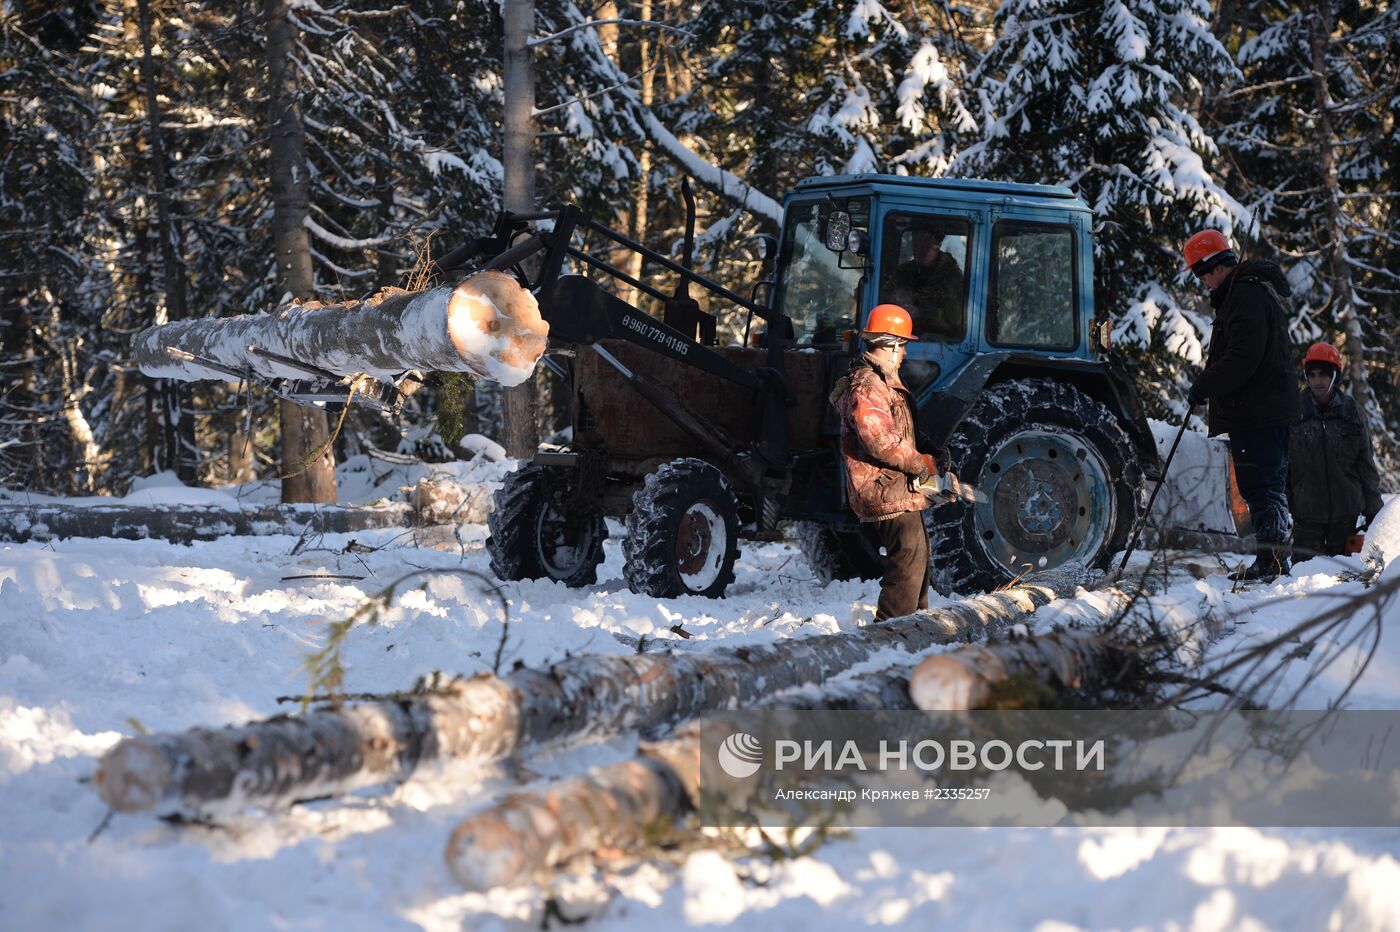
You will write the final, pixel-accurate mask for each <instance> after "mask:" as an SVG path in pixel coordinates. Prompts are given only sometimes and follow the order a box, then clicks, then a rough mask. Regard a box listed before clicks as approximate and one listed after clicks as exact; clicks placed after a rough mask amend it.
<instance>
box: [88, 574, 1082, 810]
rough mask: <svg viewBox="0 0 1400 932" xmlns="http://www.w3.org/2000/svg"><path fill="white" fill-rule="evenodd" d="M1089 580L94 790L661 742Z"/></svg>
mask: <svg viewBox="0 0 1400 932" xmlns="http://www.w3.org/2000/svg"><path fill="white" fill-rule="evenodd" d="M1083 581H1084V576H1083V571H1082V570H1078V569H1075V568H1070V569H1067V568H1065V567H1061V568H1060V569H1059V570H1057V571H1055V572H1054V573H1051V574H1045V575H1044V576H1042V577H1039V578H1038V579H1037V580H1036V581H1028V582H1027V583H1026V584H1023V585H1019V586H1016V587H1013V588H1011V589H1007V590H1003V591H1000V592H993V593H988V594H986V595H981V596H974V597H972V598H968V599H964V600H962V601H960V602H956V603H953V604H952V605H947V606H941V607H939V608H937V609H934V610H932V611H930V612H927V613H921V614H916V615H909V616H906V617H904V618H897V619H891V620H889V621H886V622H883V623H880V624H872V625H868V626H866V627H864V628H862V629H860V630H859V631H856V632H851V633H845V634H833V635H819V636H816V637H810V638H793V639H791V640H787V641H782V642H778V643H776V644H770V645H760V646H752V647H740V648H721V649H717V650H713V651H706V652H703V653H702V652H698V651H692V652H686V653H673V654H627V655H621V656H596V655H584V656H580V657H574V658H571V659H569V660H566V661H563V662H562V663H559V664H555V665H554V666H552V667H549V668H547V669H544V670H533V669H522V670H517V671H516V672H514V673H511V674H510V675H509V676H507V677H504V678H500V677H496V676H492V675H489V674H482V675H479V676H476V677H473V678H471V679H467V680H462V681H459V682H457V683H456V684H454V687H453V688H452V689H451V690H450V691H446V692H443V693H437V694H432V695H428V696H424V697H421V698H413V699H408V700H404V701H402V702H387V703H370V704H366V705H360V706H348V707H345V708H342V709H326V710H321V711H317V712H313V713H311V714H309V715H306V716H304V717H295V718H288V717H282V718H276V719H272V720H269V721H266V722H254V723H251V724H248V725H244V726H241V727H237V728H226V729H222V730H217V731H215V730H208V729H193V730H191V731H188V732H183V733H179V734H167V735H153V736H142V737H134V738H128V739H126V740H124V741H122V742H121V743H119V744H118V745H116V747H114V748H113V749H112V750H110V751H109V752H108V753H107V754H106V756H104V757H103V759H102V762H101V765H100V766H99V768H98V771H97V773H96V774H95V775H94V777H93V784H94V786H95V788H96V789H97V791H98V793H100V794H101V796H102V798H103V799H104V800H105V801H106V802H107V803H108V805H110V806H112V808H114V809H117V810H120V811H123V812H137V811H144V810H150V809H156V810H159V811H181V810H186V811H209V810H213V809H223V808H225V807H229V806H232V807H234V808H240V807H242V806H246V805H254V804H256V805H273V806H276V805H283V804H286V803H290V802H293V801H295V800H297V799H305V798H309V797H314V796H325V795H334V794H338V793H344V792H349V791H351V790H354V789H357V788H360V787H364V786H369V785H373V784H377V783H384V782H389V781H396V780H402V779H405V778H407V777H408V776H409V774H411V773H412V772H413V770H414V768H415V767H416V766H417V765H418V764H419V763H420V762H422V761H427V760H432V759H434V758H448V757H450V758H455V759H460V760H477V761H490V760H498V759H500V758H502V757H505V756H506V755H508V754H511V753H514V752H515V751H517V750H518V749H521V748H526V747H532V746H538V745H542V744H546V743H549V742H555V741H562V740H579V739H584V738H588V739H602V738H606V737H609V736H612V735H616V734H620V733H624V732H641V733H642V734H643V735H646V734H649V733H656V732H658V731H660V730H662V729H667V728H671V727H673V726H674V725H676V724H678V723H680V722H684V721H686V720H688V719H690V718H693V717H694V716H696V715H698V714H702V713H704V712H707V711H714V710H717V709H725V708H738V707H742V706H745V705H752V704H754V703H756V702H758V701H759V700H761V699H764V698H766V697H769V696H771V695H772V694H774V693H777V692H779V691H782V690H786V689H794V688H797V687H801V686H804V685H806V684H811V683H821V682H823V681H824V680H826V679H827V678H829V677H832V676H835V675H836V674H838V673H841V672H843V671H845V670H848V669H850V668H851V667H852V666H854V665H855V664H857V663H860V662H862V661H864V660H866V659H868V658H870V657H871V656H873V655H874V654H875V653H877V652H879V651H882V650H887V649H896V650H902V651H906V652H910V653H914V652H918V651H922V650H924V649H926V648H929V647H932V646H934V645H937V644H947V643H950V642H953V641H959V640H968V641H970V640H975V639H980V638H984V637H986V636H987V634H988V633H989V632H992V631H999V630H1002V629H1004V628H1005V627H1006V626H1008V625H1010V624H1013V623H1015V622H1016V621H1018V620H1020V619H1021V617H1022V616H1023V615H1025V614H1026V613H1028V612H1033V611H1034V610H1035V609H1036V608H1038V607H1040V606H1041V605H1045V604H1046V603H1048V602H1050V601H1051V600H1053V599H1055V598H1057V597H1059V596H1060V595H1067V594H1070V593H1072V592H1074V591H1075V589H1076V588H1077V587H1078V585H1079V584H1080V583H1081V582H1083Z"/></svg>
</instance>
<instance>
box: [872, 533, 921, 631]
mask: <svg viewBox="0 0 1400 932" xmlns="http://www.w3.org/2000/svg"><path fill="white" fill-rule="evenodd" d="M866 531H867V532H868V533H870V534H872V535H873V536H874V538H875V540H876V541H877V542H878V543H879V545H880V546H881V547H884V548H885V575H884V578H883V579H881V580H880V601H879V603H878V604H877V605H876V606H875V620H876V621H884V620H885V619H886V618H898V617H899V616H901V615H912V614H913V613H914V612H915V611H916V610H918V609H921V608H928V585H929V565H928V534H927V532H925V531H924V518H923V512H919V511H906V512H904V513H903V514H900V515H897V516H896V517H893V518H887V519H885V520H884V521H876V522H873V523H871V524H869V525H867V526H866Z"/></svg>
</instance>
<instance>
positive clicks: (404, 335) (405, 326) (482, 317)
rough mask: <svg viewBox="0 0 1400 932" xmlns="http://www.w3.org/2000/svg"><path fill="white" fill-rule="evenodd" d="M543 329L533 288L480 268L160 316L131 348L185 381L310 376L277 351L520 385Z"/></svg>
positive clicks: (321, 364) (155, 373)
mask: <svg viewBox="0 0 1400 932" xmlns="http://www.w3.org/2000/svg"><path fill="white" fill-rule="evenodd" d="M548 337H549V325H548V324H547V323H545V321H544V320H543V319H542V318H541V317H540V309H539V305H538V304H537V303H536V302H535V296H534V295H533V294H531V293H530V292H528V291H526V290H525V289H524V288H522V287H521V286H520V285H519V284H518V283H517V282H516V280H515V279H514V278H512V277H511V276H509V275H506V274H504V273H501V272H479V273H477V274H476V275H473V276H471V277H470V278H468V279H466V280H464V281H462V282H461V283H460V284H457V285H444V286H442V287H439V288H432V289H429V290H426V291H404V290H402V289H399V288H388V289H385V290H383V291H381V292H379V293H378V294H376V295H374V296H373V297H372V298H369V299H367V300H365V301H347V302H343V303H338V304H321V303H319V302H315V301H309V302H299V301H298V302H292V303H291V304H287V305H284V306H283V307H281V308H279V309H278V310H277V311H276V312H275V313H272V314H266V313H263V314H247V315H242V316H238V317H224V318H216V319H205V320H182V321H176V322H174V323H168V324H162V325H160V326H158V327H151V328H149V329H147V330H143V331H141V332H140V333H138V334H137V335H136V336H135V337H134V338H133V339H132V343H131V351H132V358H133V359H134V360H135V362H136V364H137V365H138V366H140V368H141V371H142V372H144V373H145V374H146V375H149V376H151V377H153V378H163V379H178V380H182V381H197V380H200V379H224V380H227V379H229V378H231V377H232V376H231V373H235V372H236V373H242V372H248V373H249V374H251V375H253V376H256V377H261V378H291V379H300V378H305V377H306V372H305V371H302V370H299V369H296V368H292V367H289V366H287V365H285V364H283V363H281V362H278V361H277V360H276V359H274V358H273V356H281V357H284V358H287V359H293V360H296V361H298V362H300V363H303V364H305V365H309V366H313V367H315V368H316V369H320V370H324V371H326V372H329V373H332V374H334V375H337V376H356V375H361V374H364V375H372V376H396V375H398V374H400V373H403V372H405V371H408V370H413V369H417V370H423V371H437V372H470V373H473V374H475V375H477V376H480V377H481V378H484V379H490V380H492V381H496V382H500V383H501V384H503V385H519V384H520V383H521V382H523V381H525V380H526V379H527V378H529V376H530V373H531V372H533V371H534V368H535V363H536V362H537V361H538V360H539V358H540V356H541V355H542V354H543V353H544V350H545V344H546V342H547V341H548ZM255 350H262V351H264V352H263V353H259V352H256V351H255ZM269 354H271V355H269ZM203 361H208V362H211V363H214V364H217V366H218V368H210V367H208V366H206V365H201V362H203Z"/></svg>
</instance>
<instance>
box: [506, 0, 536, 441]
mask: <svg viewBox="0 0 1400 932" xmlns="http://www.w3.org/2000/svg"><path fill="white" fill-rule="evenodd" d="M501 20H502V27H503V29H502V32H503V38H504V46H505V47H504V62H503V69H502V83H503V85H504V87H503V89H504V92H505V112H504V120H503V122H504V124H505V125H504V136H505V138H504V147H503V153H502V158H501V165H502V168H503V169H504V172H505V179H504V180H505V196H504V198H503V200H502V207H503V208H504V209H506V210H510V211H515V212H517V213H528V212H530V211H533V210H534V209H535V74H534V61H533V57H532V56H533V55H534V52H532V51H531V50H530V49H529V48H528V47H527V43H528V42H529V40H530V36H531V33H532V32H534V28H535V3H534V0H502V3H501ZM501 409H502V411H501V415H502V421H503V424H502V427H503V432H504V434H505V436H504V438H503V440H504V446H505V448H506V452H507V453H509V454H510V455H511V456H513V457H515V458H516V459H524V458H526V457H528V456H532V455H533V454H534V452H535V448H536V447H538V446H539V436H538V434H537V431H536V427H535V392H534V388H533V385H532V383H531V382H528V381H527V382H524V383H522V384H520V385H519V386H517V387H515V388H507V389H506V390H505V391H504V392H502V404H501Z"/></svg>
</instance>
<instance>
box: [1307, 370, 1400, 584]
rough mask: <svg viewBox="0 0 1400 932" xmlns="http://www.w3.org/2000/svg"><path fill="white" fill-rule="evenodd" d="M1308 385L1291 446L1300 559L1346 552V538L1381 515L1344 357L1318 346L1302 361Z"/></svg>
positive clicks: (1372, 460)
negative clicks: (1346, 384)
mask: <svg viewBox="0 0 1400 932" xmlns="http://www.w3.org/2000/svg"><path fill="white" fill-rule="evenodd" d="M1303 374H1304V375H1305V376H1306V377H1307V381H1308V385H1307V387H1306V388H1304V389H1303V390H1302V393H1301V395H1300V397H1299V403H1300V406H1301V407H1302V415H1301V417H1300V418H1299V420H1298V423H1297V424H1295V425H1293V430H1292V434H1291V435H1290V437H1289V440H1288V501H1289V505H1290V507H1291V509H1292V512H1293V521H1294V533H1293V549H1294V551H1295V552H1296V553H1297V554H1298V555H1299V558H1300V559H1306V558H1307V557H1309V556H1313V555H1317V554H1322V555H1326V556H1336V555H1337V554H1341V553H1345V552H1346V543H1347V538H1348V537H1350V536H1352V535H1353V534H1355V533H1356V530H1357V519H1358V518H1360V519H1361V522H1362V524H1361V527H1362V529H1363V530H1364V529H1365V528H1366V527H1369V526H1370V524H1371V521H1372V520H1373V519H1374V518H1375V517H1376V512H1378V511H1380V510H1381V480H1380V472H1379V471H1378V470H1377V469H1376V457H1375V452H1374V451H1373V450H1372V449H1371V435H1370V432H1369V431H1368V430H1367V429H1366V418H1365V417H1363V416H1362V414H1361V407H1360V405H1358V404H1357V403H1356V401H1355V400H1353V399H1352V397H1351V396H1350V395H1348V394H1347V393H1346V392H1344V391H1342V387H1341V380H1342V354H1341V353H1339V352H1337V348H1336V347H1335V346H1333V345H1332V344H1330V343H1314V344H1313V345H1312V346H1310V347H1308V352H1307V355H1305V356H1304V357H1303Z"/></svg>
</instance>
